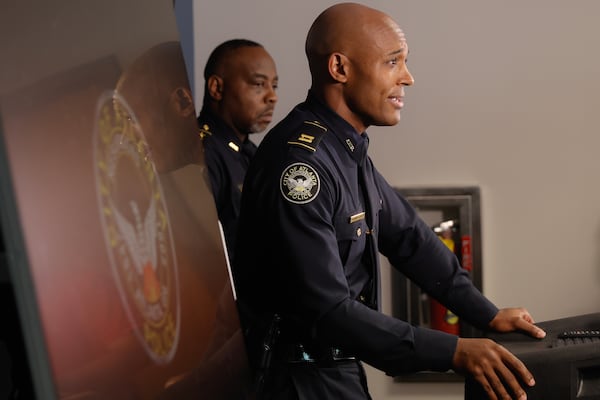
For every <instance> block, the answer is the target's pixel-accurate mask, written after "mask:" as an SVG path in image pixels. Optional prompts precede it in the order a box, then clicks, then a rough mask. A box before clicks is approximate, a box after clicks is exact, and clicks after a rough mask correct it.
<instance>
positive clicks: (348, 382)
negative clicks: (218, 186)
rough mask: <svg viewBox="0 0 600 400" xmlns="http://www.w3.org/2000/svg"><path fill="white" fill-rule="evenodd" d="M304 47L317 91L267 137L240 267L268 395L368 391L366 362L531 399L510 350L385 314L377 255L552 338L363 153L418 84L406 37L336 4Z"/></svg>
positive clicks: (377, 15) (250, 189) (247, 212)
mask: <svg viewBox="0 0 600 400" xmlns="http://www.w3.org/2000/svg"><path fill="white" fill-rule="evenodd" d="M306 54H307V57H308V62H309V67H310V71H311V76H312V86H311V89H310V90H309V92H308V97H307V99H306V100H305V101H304V102H303V103H301V104H299V105H298V106H296V107H295V108H294V109H293V110H292V111H291V112H290V113H289V114H288V116H287V117H286V118H285V119H284V120H283V121H281V122H280V123H279V124H278V125H277V126H275V127H274V128H273V129H272V130H271V131H270V132H269V133H268V134H267V135H266V137H265V138H264V140H263V141H262V143H261V145H260V147H259V149H258V152H257V153H256V155H255V157H254V159H253V161H252V162H251V165H250V168H249V170H248V173H247V175H246V180H245V184H244V193H243V196H242V210H241V216H240V220H239V231H238V233H239V237H243V238H244V240H239V241H238V242H237V246H236V258H235V260H234V263H233V264H234V277H235V282H236V290H237V294H238V303H239V305H240V309H241V312H242V318H243V321H244V327H245V330H246V335H247V347H248V351H249V356H250V358H251V361H252V363H253V367H254V369H255V372H256V373H257V377H258V378H259V383H262V385H263V386H262V391H261V393H260V396H261V397H262V398H265V399H303V400H304V399H338V400H339V399H370V398H371V397H370V395H369V392H368V388H367V384H366V377H365V373H364V370H363V368H362V365H361V361H364V362H366V363H368V364H370V365H372V366H374V367H375V368H378V369H380V370H382V371H384V372H385V373H387V374H388V375H399V374H405V373H412V372H416V371H422V370H432V371H446V370H449V369H454V370H456V371H457V372H460V373H464V374H470V375H473V376H474V377H475V379H477V381H479V382H480V383H481V384H482V385H483V387H484V388H485V390H486V391H487V393H488V394H489V396H490V398H492V399H496V398H508V397H509V396H512V397H513V398H519V399H523V398H525V396H526V394H525V392H524V390H523V388H522V387H521V385H520V383H519V382H520V381H522V382H524V385H534V379H533V376H532V375H531V373H530V372H529V371H528V370H527V369H526V367H525V366H524V364H523V363H522V362H521V361H520V360H518V359H517V358H516V357H515V356H514V355H512V354H511V353H509V352H508V351H507V350H506V349H505V348H503V347H502V346H500V345H498V344H496V343H495V342H493V341H491V340H488V339H482V338H459V337H457V336H455V335H452V334H448V333H445V332H441V331H436V330H432V329H427V328H424V327H415V326H411V325H410V324H408V323H407V322H405V321H401V320H398V319H395V318H393V317H391V316H388V315H385V314H383V313H381V312H380V311H379V306H380V304H379V301H378V284H379V282H378V278H379V275H378V274H379V269H378V268H379V266H378V256H377V255H378V253H379V252H381V253H382V254H384V255H385V256H387V257H388V259H389V260H390V262H391V264H392V265H393V266H394V267H395V268H397V269H398V270H400V271H401V272H402V273H404V274H405V275H406V276H408V277H409V278H410V279H412V280H413V281H414V282H415V283H417V284H418V285H420V286H421V288H423V290H424V291H426V292H427V293H428V294H429V295H431V296H432V297H434V298H436V299H437V300H439V301H440V302H441V303H442V304H444V305H445V306H446V307H448V308H450V309H451V310H452V311H454V312H455V313H456V314H457V315H459V316H460V318H463V319H464V320H466V321H468V322H469V323H471V324H473V325H475V326H477V327H479V328H481V329H490V330H495V331H501V332H509V331H514V330H521V331H524V332H527V333H528V334H530V335H531V336H533V337H536V338H541V337H543V336H545V332H544V331H542V330H541V329H540V328H538V327H537V326H535V325H534V324H533V319H532V317H531V316H530V314H529V313H528V312H527V311H526V310H525V309H523V308H505V309H500V310H499V309H498V308H497V307H496V306H495V305H494V304H492V303H491V302H490V301H489V300H488V299H486V298H485V297H484V296H483V295H482V294H481V293H480V292H479V291H478V290H477V289H476V288H475V287H474V285H473V284H472V282H471V280H470V279H469V277H468V275H467V273H466V272H465V271H464V270H463V269H462V268H461V267H460V265H459V263H458V261H457V259H456V257H455V256H454V254H452V252H450V251H449V250H448V248H447V247H446V246H445V245H444V244H443V243H442V242H441V241H440V240H439V239H438V238H437V237H436V235H435V234H434V233H433V232H432V230H431V229H430V228H429V227H428V226H427V225H426V224H425V223H424V222H423V221H422V220H421V219H419V217H418V216H417V214H416V212H415V210H414V209H413V208H412V207H411V206H410V205H409V204H408V203H407V202H406V201H405V200H404V199H403V198H402V197H400V196H399V195H398V194H397V193H396V192H395V191H394V189H393V188H392V187H390V185H389V184H388V183H387V182H386V181H385V179H384V178H383V177H382V176H381V175H380V174H379V173H378V171H377V169H376V168H375V167H374V165H373V163H372V161H371V159H370V158H369V156H368V155H367V147H368V145H369V138H368V137H367V133H366V129H367V127H369V126H370V125H381V126H392V125H396V124H397V123H398V122H399V120H400V110H401V109H402V107H403V104H404V94H405V91H404V88H405V86H410V85H412V84H413V82H414V81H413V77H412V76H411V74H410V73H409V71H408V69H407V66H406V57H407V54H408V45H407V41H406V38H405V36H404V33H403V32H402V30H401V29H400V28H399V27H398V25H397V24H396V23H395V22H394V21H393V20H392V19H391V18H390V17H389V16H388V15H386V14H384V13H382V12H380V11H377V10H374V9H372V8H368V7H366V6H363V5H359V4H354V3H341V4H337V5H334V6H332V7H330V8H328V9H326V10H325V11H324V12H323V13H321V14H320V15H319V16H318V17H317V19H316V20H315V22H314V23H313V25H312V27H311V28H310V30H309V32H308V37H307V40H306ZM274 315H275V316H276V317H275V318H273V317H272V316H274ZM269 321H271V322H269ZM274 323H277V324H278V326H277V327H276V329H273V324H274ZM265 333H267V335H266V336H265ZM265 344H267V346H264V345H265ZM265 349H271V351H264V350H265ZM269 360H270V362H269ZM267 368H268V370H267V373H266V374H263V372H264V371H263V369H267Z"/></svg>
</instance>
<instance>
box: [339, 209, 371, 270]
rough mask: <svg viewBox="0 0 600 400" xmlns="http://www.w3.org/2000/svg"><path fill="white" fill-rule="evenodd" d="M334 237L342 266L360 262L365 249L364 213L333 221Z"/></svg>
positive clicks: (365, 224) (365, 227)
mask: <svg viewBox="0 0 600 400" xmlns="http://www.w3.org/2000/svg"><path fill="white" fill-rule="evenodd" d="M334 225H335V235H336V238H337V242H338V249H339V254H340V259H341V260H342V264H344V265H346V264H348V263H349V262H354V261H355V260H360V257H361V256H362V253H363V251H364V248H365V235H366V233H367V223H366V220H365V215H364V213H362V212H360V213H355V214H348V215H342V216H339V217H337V218H336V219H335V221H334Z"/></svg>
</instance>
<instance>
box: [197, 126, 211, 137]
mask: <svg viewBox="0 0 600 400" xmlns="http://www.w3.org/2000/svg"><path fill="white" fill-rule="evenodd" d="M198 136H200V139H204V138H205V137H206V136H212V132H211V131H210V126H208V124H203V125H202V126H201V127H200V128H198Z"/></svg>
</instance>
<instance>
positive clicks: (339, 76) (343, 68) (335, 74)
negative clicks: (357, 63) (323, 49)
mask: <svg viewBox="0 0 600 400" xmlns="http://www.w3.org/2000/svg"><path fill="white" fill-rule="evenodd" d="M349 61H350V60H348V57H346V56H345V55H343V54H342V53H332V54H331V55H330V56H329V60H328V63H327V66H328V68H329V75H331V77H332V78H333V79H334V80H335V81H337V82H340V83H346V82H347V81H348V70H349V67H350V62H349Z"/></svg>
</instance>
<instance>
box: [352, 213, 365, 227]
mask: <svg viewBox="0 0 600 400" xmlns="http://www.w3.org/2000/svg"><path fill="white" fill-rule="evenodd" d="M361 219H365V212H364V211H363V212H360V213H358V214H354V215H351V216H350V218H349V222H350V223H351V224H353V223H355V222H356V221H360V220H361Z"/></svg>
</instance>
